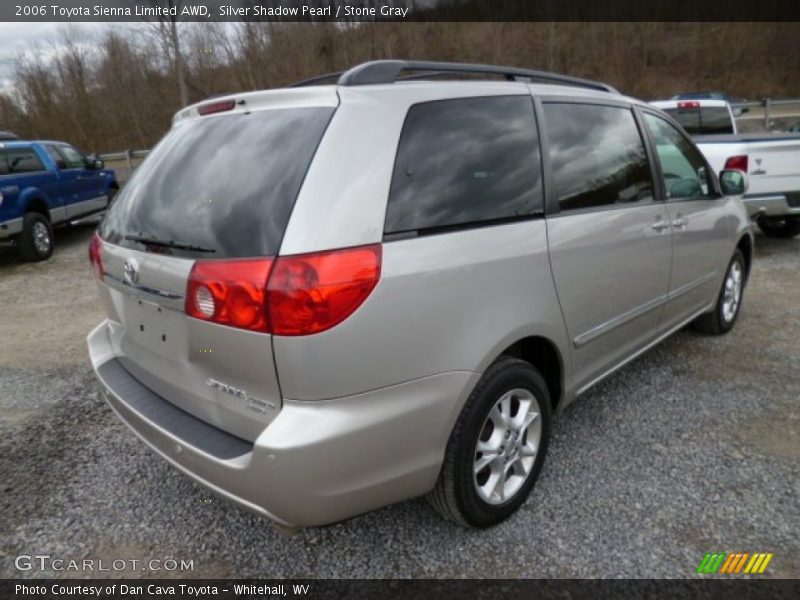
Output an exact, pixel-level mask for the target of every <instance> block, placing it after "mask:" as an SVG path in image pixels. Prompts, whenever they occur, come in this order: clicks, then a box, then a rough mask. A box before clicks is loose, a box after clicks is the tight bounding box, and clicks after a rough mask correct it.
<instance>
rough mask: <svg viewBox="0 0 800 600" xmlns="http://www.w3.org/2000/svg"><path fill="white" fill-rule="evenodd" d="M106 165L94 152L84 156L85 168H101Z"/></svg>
mask: <svg viewBox="0 0 800 600" xmlns="http://www.w3.org/2000/svg"><path fill="white" fill-rule="evenodd" d="M105 166H106V164H105V163H104V162H103V161H102V160H100V159H99V158H97V156H96V155H95V154H90V155H89V156H88V157H87V158H86V168H87V169H102V168H104V167H105Z"/></svg>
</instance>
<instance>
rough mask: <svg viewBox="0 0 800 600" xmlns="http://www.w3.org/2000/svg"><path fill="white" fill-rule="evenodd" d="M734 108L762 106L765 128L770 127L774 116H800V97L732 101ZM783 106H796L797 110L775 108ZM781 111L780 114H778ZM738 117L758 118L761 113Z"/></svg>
mask: <svg viewBox="0 0 800 600" xmlns="http://www.w3.org/2000/svg"><path fill="white" fill-rule="evenodd" d="M731 107H732V108H747V109H751V108H762V109H763V110H764V115H763V119H764V129H767V130H768V129H770V126H771V119H772V118H773V117H776V118H783V117H800V98H784V99H781V100H773V99H772V98H763V99H761V100H754V101H749V102H731ZM783 107H796V108H797V110H796V111H791V110H789V111H785V110H774V109H781V108H783ZM778 113H780V114H778ZM737 118H743V119H758V118H759V115H750V116H744V115H742V116H740V117H737Z"/></svg>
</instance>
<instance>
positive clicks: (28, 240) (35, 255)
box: [17, 212, 53, 262]
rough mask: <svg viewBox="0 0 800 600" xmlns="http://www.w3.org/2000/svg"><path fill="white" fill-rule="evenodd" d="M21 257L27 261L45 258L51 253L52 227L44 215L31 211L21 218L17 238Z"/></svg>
mask: <svg viewBox="0 0 800 600" xmlns="http://www.w3.org/2000/svg"><path fill="white" fill-rule="evenodd" d="M17 245H18V246H19V251H20V254H22V258H23V259H24V260H26V261H29V262H34V261H38V260H45V259H47V258H50V255H51V254H53V228H52V227H51V225H50V221H48V220H47V218H46V217H45V216H44V215H41V214H39V213H35V212H31V213H27V214H26V215H25V216H24V217H23V219H22V233H20V234H19V237H18V238H17Z"/></svg>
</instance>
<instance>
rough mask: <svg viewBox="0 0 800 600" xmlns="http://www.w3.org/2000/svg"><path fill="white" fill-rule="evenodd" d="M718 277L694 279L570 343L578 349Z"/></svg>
mask: <svg viewBox="0 0 800 600" xmlns="http://www.w3.org/2000/svg"><path fill="white" fill-rule="evenodd" d="M718 275H719V271H714V272H713V273H707V274H706V275H703V276H702V277H700V278H699V279H695V280H694V281H690V282H689V283H687V284H684V285H682V286H681V287H679V288H677V289H674V290H671V291H669V292H668V293H667V294H664V295H662V296H659V297H658V298H654V299H653V300H650V301H649V302H645V303H644V304H642V305H640V306H636V307H634V308H632V309H631V310H629V311H627V312H624V313H622V314H621V315H617V316H616V317H614V318H613V319H611V320H609V321H606V322H605V323H601V324H600V325H598V326H597V327H593V328H592V329H590V330H589V331H587V332H585V333H582V334H580V335H579V336H578V337H576V338H575V339H574V340H573V342H572V343H573V345H574V346H575V348H580V347H581V346H585V345H586V344H588V343H589V342H591V341H592V340H594V339H597V338H598V337H600V336H601V335H604V334H606V333H608V332H609V331H611V330H612V329H616V328H617V327H621V326H622V325H625V323H628V322H629V321H632V320H633V319H636V318H637V317H641V316H642V315H644V314H646V313H648V312H650V311H651V310H654V309H656V308H658V307H659V306H663V305H664V304H666V303H667V302H671V301H672V300H675V299H676V298H678V297H680V296H683V295H684V294H688V293H689V292H691V291H692V290H694V289H695V288H698V287H700V286H701V285H704V284H706V283H708V282H709V281H712V280H714V279H715V278H716V277H717V276H718Z"/></svg>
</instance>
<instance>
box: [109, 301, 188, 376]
mask: <svg viewBox="0 0 800 600" xmlns="http://www.w3.org/2000/svg"><path fill="white" fill-rule="evenodd" d="M124 304H125V309H124V310H123V311H122V314H123V315H124V319H123V321H124V326H125V333H126V335H127V337H128V341H129V342H132V343H133V344H135V345H136V346H139V347H143V348H146V349H147V350H148V351H150V352H153V353H156V354H158V355H159V356H162V357H164V358H168V359H169V360H171V361H174V360H179V359H181V358H185V355H186V322H185V321H186V315H184V314H183V313H177V312H176V311H174V310H172V309H169V308H166V307H164V306H161V305H160V304H158V303H157V302H152V301H149V300H146V299H144V298H139V297H136V296H126V297H125V301H124Z"/></svg>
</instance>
